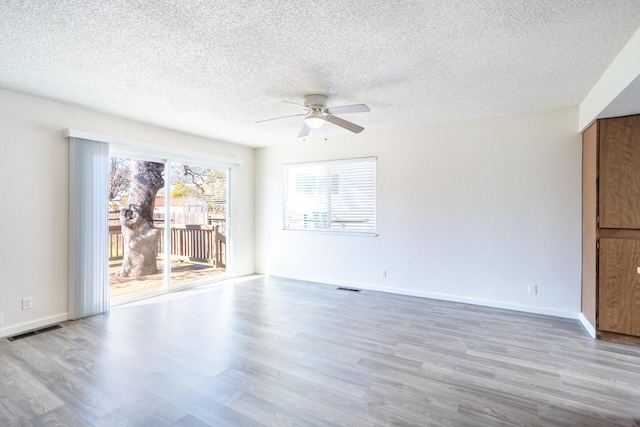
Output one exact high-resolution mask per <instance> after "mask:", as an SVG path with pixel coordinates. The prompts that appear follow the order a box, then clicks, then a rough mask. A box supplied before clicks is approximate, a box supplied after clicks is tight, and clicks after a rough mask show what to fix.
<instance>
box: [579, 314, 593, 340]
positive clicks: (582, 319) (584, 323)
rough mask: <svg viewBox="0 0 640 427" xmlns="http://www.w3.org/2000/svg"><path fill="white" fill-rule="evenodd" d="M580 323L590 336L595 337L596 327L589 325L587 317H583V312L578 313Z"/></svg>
mask: <svg viewBox="0 0 640 427" xmlns="http://www.w3.org/2000/svg"><path fill="white" fill-rule="evenodd" d="M580 323H582V326H584V328H585V329H586V330H587V332H589V335H591V338H595V337H596V328H594V327H593V325H591V323H589V321H588V320H587V318H586V317H584V314H582V313H580Z"/></svg>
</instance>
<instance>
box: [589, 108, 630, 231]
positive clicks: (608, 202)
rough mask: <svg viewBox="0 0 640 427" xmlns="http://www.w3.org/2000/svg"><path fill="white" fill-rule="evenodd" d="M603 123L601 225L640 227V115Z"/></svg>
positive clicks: (601, 146)
mask: <svg viewBox="0 0 640 427" xmlns="http://www.w3.org/2000/svg"><path fill="white" fill-rule="evenodd" d="M598 123H599V125H600V141H599V142H600V194H599V196H600V205H599V214H600V228H638V229H640V116H629V117H618V118H615V119H604V120H599V121H598Z"/></svg>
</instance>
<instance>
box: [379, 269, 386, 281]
mask: <svg viewBox="0 0 640 427" xmlns="http://www.w3.org/2000/svg"><path fill="white" fill-rule="evenodd" d="M380 275H381V276H382V277H384V278H385V279H386V278H387V270H382V271H381V272H380Z"/></svg>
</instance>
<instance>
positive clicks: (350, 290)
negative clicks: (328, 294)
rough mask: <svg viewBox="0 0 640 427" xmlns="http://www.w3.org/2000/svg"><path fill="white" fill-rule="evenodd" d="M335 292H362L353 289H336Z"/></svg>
mask: <svg viewBox="0 0 640 427" xmlns="http://www.w3.org/2000/svg"><path fill="white" fill-rule="evenodd" d="M336 290H337V291H347V292H362V289H354V288H338V289H336Z"/></svg>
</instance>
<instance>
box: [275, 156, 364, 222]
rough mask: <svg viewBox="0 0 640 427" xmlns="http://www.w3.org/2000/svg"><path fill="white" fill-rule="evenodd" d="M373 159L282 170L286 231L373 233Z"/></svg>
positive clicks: (321, 163)
mask: <svg viewBox="0 0 640 427" xmlns="http://www.w3.org/2000/svg"><path fill="white" fill-rule="evenodd" d="M375 175H376V159H375V158H374V157H368V158H361V159H347V160H337V161H332V162H320V163H304V164H296V165H285V166H284V167H283V177H282V183H283V206H282V213H283V216H282V224H283V228H284V229H285V230H318V231H346V232H367V233H371V232H375V230H376V222H375V220H376V215H375V208H376V192H375V187H376V185H375V184H376V182H375Z"/></svg>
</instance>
